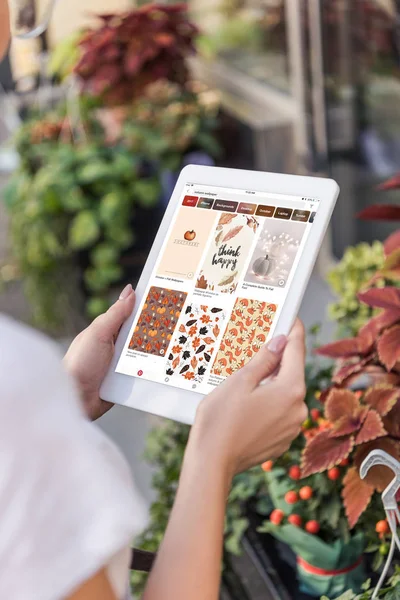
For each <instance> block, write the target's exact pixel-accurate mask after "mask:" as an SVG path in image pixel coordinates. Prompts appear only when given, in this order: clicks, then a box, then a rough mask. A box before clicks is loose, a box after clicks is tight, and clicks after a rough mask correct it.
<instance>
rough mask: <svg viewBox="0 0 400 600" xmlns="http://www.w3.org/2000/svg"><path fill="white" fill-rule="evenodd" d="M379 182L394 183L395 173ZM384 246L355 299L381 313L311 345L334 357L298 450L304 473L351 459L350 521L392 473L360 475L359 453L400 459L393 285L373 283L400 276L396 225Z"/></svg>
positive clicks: (399, 364)
mask: <svg viewBox="0 0 400 600" xmlns="http://www.w3.org/2000/svg"><path fill="white" fill-rule="evenodd" d="M381 187H382V189H394V188H399V187H400V177H395V178H393V179H392V180H390V181H389V182H387V183H386V184H384V185H383V186H381ZM359 216H360V218H363V219H381V220H400V206H395V205H379V206H372V207H370V208H368V209H366V210H365V211H363V212H362V213H361V214H360V215H359ZM384 249H385V255H386V260H385V263H384V265H383V267H382V269H381V270H380V271H379V273H377V274H376V276H375V277H374V278H373V279H372V280H371V281H370V282H369V289H366V290H365V291H363V292H361V293H360V294H359V300H360V301H361V302H363V303H365V304H367V305H368V306H370V307H372V308H375V309H381V312H380V313H379V314H378V315H376V316H374V317H373V318H372V319H370V321H369V322H368V323H367V324H366V325H364V327H362V328H361V329H360V331H359V333H358V335H357V336H356V337H354V338H349V339H344V340H340V341H338V342H334V343H332V344H328V345H326V346H323V347H322V348H320V349H319V350H318V351H317V352H318V354H320V355H323V356H327V357H331V358H335V359H338V361H339V362H338V368H337V369H336V372H335V374H334V377H333V381H332V386H331V387H330V388H329V389H328V390H326V391H325V392H324V393H323V394H322V396H321V401H322V402H324V404H325V406H324V409H325V418H326V419H327V421H328V427H326V428H325V429H324V430H323V431H320V432H319V433H318V434H317V435H316V436H314V437H309V438H308V440H307V444H306V447H305V449H304V452H303V457H302V474H303V476H304V477H307V476H309V475H311V474H313V473H318V472H323V471H326V470H328V469H331V468H332V467H334V466H336V465H339V464H340V463H342V461H343V460H347V459H350V460H349V466H348V470H347V473H346V475H345V477H344V479H343V489H342V498H343V502H344V506H345V510H346V515H347V518H348V521H349V525H350V527H354V526H355V524H356V523H357V521H358V519H359V518H360V516H361V514H362V513H363V512H364V511H365V509H366V508H367V506H368V504H369V502H370V500H371V498H372V495H373V493H374V492H375V491H379V492H381V491H383V489H384V488H385V487H386V486H387V485H388V483H389V482H390V480H391V479H392V477H393V474H392V473H391V471H389V470H388V469H386V468H385V467H374V468H373V469H371V471H370V472H369V474H368V476H367V478H366V479H365V480H361V479H360V476H359V469H360V466H361V463H362V461H363V460H364V458H365V457H366V456H368V454H369V453H370V452H371V450H374V449H375V448H381V449H383V450H386V451H387V452H388V453H389V454H391V455H392V456H394V457H395V458H400V288H398V287H396V286H395V285H387V286H386V287H381V288H377V287H373V285H374V283H375V281H376V280H377V279H382V278H383V279H384V280H385V281H387V282H388V283H392V284H395V283H397V282H399V281H400V231H396V232H395V233H393V234H392V235H391V236H390V237H389V238H388V239H387V240H386V242H385V244H384ZM349 388H352V389H349ZM352 390H353V391H352ZM354 390H358V391H356V392H355V391H354Z"/></svg>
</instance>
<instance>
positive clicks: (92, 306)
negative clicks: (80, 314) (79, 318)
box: [86, 297, 110, 319]
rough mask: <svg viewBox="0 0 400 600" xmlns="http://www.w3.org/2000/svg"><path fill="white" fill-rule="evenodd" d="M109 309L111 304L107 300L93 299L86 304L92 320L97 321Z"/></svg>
mask: <svg viewBox="0 0 400 600" xmlns="http://www.w3.org/2000/svg"><path fill="white" fill-rule="evenodd" d="M109 307H110V302H109V300H106V298H101V297H93V298H90V300H88V301H87V302H86V312H87V315H88V316H89V317H90V318H91V319H95V318H96V317H98V316H99V315H101V314H103V313H104V312H106V310H108V308H109Z"/></svg>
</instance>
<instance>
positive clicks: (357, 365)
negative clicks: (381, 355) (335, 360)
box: [332, 358, 369, 385]
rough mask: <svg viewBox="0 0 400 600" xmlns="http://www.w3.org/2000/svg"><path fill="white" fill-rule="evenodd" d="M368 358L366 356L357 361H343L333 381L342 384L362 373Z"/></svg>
mask: <svg viewBox="0 0 400 600" xmlns="http://www.w3.org/2000/svg"><path fill="white" fill-rule="evenodd" d="M368 360H369V359H368V358H365V359H363V360H357V361H356V362H354V361H352V362H344V363H342V364H341V365H340V366H339V368H338V370H337V371H336V372H335V373H334V375H333V377H332V381H333V382H334V383H337V384H338V385H341V384H342V383H344V382H345V381H346V380H348V379H349V378H350V377H352V376H354V375H357V374H358V373H360V372H361V371H362V370H363V368H364V366H365V365H366V364H367V362H368Z"/></svg>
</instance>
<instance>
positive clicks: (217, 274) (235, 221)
mask: <svg viewBox="0 0 400 600" xmlns="http://www.w3.org/2000/svg"><path fill="white" fill-rule="evenodd" d="M258 227H259V221H258V219H257V218H256V217H253V216H251V217H249V216H247V215H244V214H236V213H222V214H221V216H220V218H219V220H218V223H217V226H216V228H215V231H214V232H213V238H212V243H211V245H210V247H209V249H208V252H207V255H206V258H205V260H204V263H203V264H202V266H201V271H200V273H199V276H198V279H197V281H196V288H197V289H203V290H211V291H214V292H218V293H223V294H233V293H234V292H235V290H236V288H237V285H238V281H239V279H240V277H241V274H242V272H243V269H244V266H245V263H246V259H247V258H248V253H249V250H250V248H251V245H252V243H253V240H254V239H255V236H256V234H257V231H258Z"/></svg>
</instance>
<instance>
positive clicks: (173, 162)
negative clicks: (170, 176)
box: [162, 152, 182, 173]
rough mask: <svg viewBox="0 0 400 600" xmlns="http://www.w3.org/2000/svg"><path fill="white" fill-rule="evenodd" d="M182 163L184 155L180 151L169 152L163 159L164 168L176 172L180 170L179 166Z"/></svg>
mask: <svg viewBox="0 0 400 600" xmlns="http://www.w3.org/2000/svg"><path fill="white" fill-rule="evenodd" d="M181 163H182V156H181V155H180V154H178V153H176V154H174V153H173V152H170V153H168V154H167V155H166V156H165V158H163V160H162V165H163V167H164V169H168V170H169V171H172V172H173V173H175V172H176V171H178V169H179V167H180V166H181Z"/></svg>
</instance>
